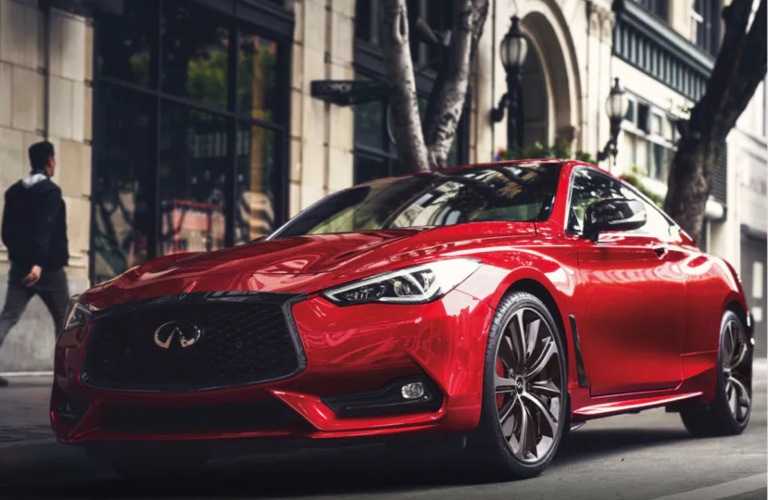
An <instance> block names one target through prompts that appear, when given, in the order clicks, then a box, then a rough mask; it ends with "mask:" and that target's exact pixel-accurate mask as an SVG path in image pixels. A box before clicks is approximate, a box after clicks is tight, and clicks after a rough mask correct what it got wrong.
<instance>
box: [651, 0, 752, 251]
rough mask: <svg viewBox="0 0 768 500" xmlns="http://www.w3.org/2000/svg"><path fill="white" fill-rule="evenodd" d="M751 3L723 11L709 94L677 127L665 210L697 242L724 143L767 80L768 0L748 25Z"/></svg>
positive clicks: (745, 0)
mask: <svg viewBox="0 0 768 500" xmlns="http://www.w3.org/2000/svg"><path fill="white" fill-rule="evenodd" d="M753 4H754V1H753V0H733V1H732V2H731V4H730V5H729V6H728V7H726V8H725V9H723V19H724V20H725V35H724V37H723V43H722V46H721V48H720V51H719V53H718V55H717V59H716V60H715V66H714V68H713V70H712V75H711V76H710V79H709V81H708V82H707V88H706V91H705V93H704V96H703V97H702V98H701V99H700V100H699V102H697V103H696V105H695V106H694V107H693V109H692V110H691V115H690V118H689V119H688V120H685V121H682V122H680V123H678V128H679V130H680V135H681V138H680V141H679V143H678V147H677V152H676V153H675V156H674V158H673V160H672V166H671V168H670V172H669V182H668V190H667V197H666V199H665V200H664V209H665V211H666V212H667V213H668V214H669V215H670V216H671V217H672V218H673V219H675V221H676V222H677V223H678V224H679V225H680V227H682V228H683V230H684V231H686V232H687V233H688V234H689V235H690V236H691V237H692V238H693V239H694V240H695V241H696V242H700V241H701V229H702V225H703V222H704V209H705V206H706V203H707V197H708V196H709V190H710V185H711V176H712V173H713V171H714V167H715V164H716V162H717V159H718V157H719V156H720V154H721V152H722V150H723V145H724V144H725V139H726V137H727V136H728V133H729V132H730V130H731V129H732V128H733V127H734V125H735V124H736V120H737V119H738V117H739V116H740V115H741V113H742V112H743V111H744V109H745V108H746V107H747V105H748V104H749V101H750V100H751V99H752V96H753V95H754V93H755V90H756V89H757V86H758V85H759V84H760V82H761V81H763V79H764V78H765V75H766V0H761V1H760V6H759V8H758V10H757V12H756V15H755V17H754V21H753V22H752V25H751V26H749V21H750V17H751V13H752V6H753Z"/></svg>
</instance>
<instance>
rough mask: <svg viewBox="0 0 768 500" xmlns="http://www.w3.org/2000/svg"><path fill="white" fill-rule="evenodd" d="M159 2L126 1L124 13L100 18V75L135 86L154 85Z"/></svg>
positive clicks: (98, 62) (97, 45) (98, 52)
mask: <svg viewBox="0 0 768 500" xmlns="http://www.w3.org/2000/svg"><path fill="white" fill-rule="evenodd" d="M157 12H158V9H157V4H155V3H154V2H126V4H125V6H124V13H123V14H122V15H115V14H104V15H103V16H101V17H100V18H99V30H100V33H106V34H108V35H109V36H100V37H99V43H97V44H96V50H97V62H96V64H97V68H98V73H99V76H102V77H110V78H116V79H119V80H123V81H126V82H128V83H133V84H136V85H151V84H152V83H153V82H154V81H155V80H154V78H153V75H152V70H151V68H152V66H153V65H152V63H151V59H152V53H153V52H154V50H155V48H156V45H157Z"/></svg>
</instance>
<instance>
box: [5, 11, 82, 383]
mask: <svg viewBox="0 0 768 500" xmlns="http://www.w3.org/2000/svg"><path fill="white" fill-rule="evenodd" d="M44 22H45V21H44V15H43V12H42V10H41V9H40V8H39V6H38V2H37V1H36V0H0V191H3V192H4V191H5V190H6V189H7V188H8V187H10V186H11V185H12V184H13V183H15V182H16V181H18V180H19V179H20V178H21V177H22V176H23V175H24V174H26V173H27V172H28V171H29V160H28V158H27V148H28V147H29V145H30V144H32V143H34V142H37V141H41V140H44V139H45V138H46V136H47V139H48V140H49V141H51V142H52V143H53V144H54V146H55V148H56V153H57V161H58V167H57V172H56V175H55V176H54V178H53V180H54V182H56V183H58V184H59V185H60V186H61V189H62V194H63V195H64V201H65V203H66V206H67V227H68V232H69V252H70V255H71V259H70V266H69V268H67V274H68V276H69V278H70V289H71V290H70V291H71V292H72V293H77V292H80V291H82V290H84V289H85V288H86V287H87V277H88V268H87V265H88V254H87V251H88V244H89V224H90V202H89V195H90V186H91V180H90V179H91V147H90V138H91V91H90V83H89V82H90V80H91V78H92V75H91V68H92V45H93V34H92V29H91V28H90V27H89V26H88V25H87V24H86V21H85V20H84V19H82V18H79V17H75V16H71V15H69V14H66V13H64V12H60V11H57V10H53V11H51V17H50V29H49V31H48V35H49V37H48V39H49V43H50V56H49V59H50V68H49V69H50V84H49V96H48V97H49V103H50V106H49V108H48V113H47V114H46V108H45V103H46V99H45V89H46V73H47V72H48V68H46V51H45V40H46V36H45V24H44ZM46 116H47V120H46ZM2 209H3V207H2V203H0V213H2ZM7 276H8V261H7V253H6V250H5V248H4V247H2V245H1V244H0V302H4V300H5V291H6V287H7V284H6V281H7ZM53 340H54V329H53V324H52V322H51V319H50V316H49V315H48V312H47V311H46V309H45V307H44V306H43V304H42V302H41V301H40V300H39V299H34V300H33V301H32V302H31V303H30V306H29V307H28V309H27V311H26V313H25V314H24V316H23V317H22V320H21V321H20V322H19V324H18V325H17V326H16V327H15V328H14V329H13V330H12V331H11V333H10V334H9V336H8V337H7V338H6V340H5V343H4V344H3V347H2V349H0V372H4V371H17V370H41V369H42V370H46V369H50V368H51V366H52V354H53Z"/></svg>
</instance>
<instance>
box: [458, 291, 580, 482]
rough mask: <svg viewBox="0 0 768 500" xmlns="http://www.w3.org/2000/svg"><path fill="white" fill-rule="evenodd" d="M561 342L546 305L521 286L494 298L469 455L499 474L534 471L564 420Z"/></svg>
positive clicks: (532, 473)
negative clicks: (479, 404)
mask: <svg viewBox="0 0 768 500" xmlns="http://www.w3.org/2000/svg"><path fill="white" fill-rule="evenodd" d="M565 352H566V351H565V348H564V345H563V341H562V336H561V334H560V332H559V329H558V327H557V324H556V323H555V321H554V318H553V317H552V314H551V313H550V311H549V310H548V309H547V307H546V306H545V305H544V304H543V303H542V302H541V300H539V299H538V298H537V297H536V296H534V295H532V294H530V293H526V292H513V293H510V294H508V295H507V296H506V297H505V298H504V299H503V300H502V301H501V303H500V304H499V307H498V308H497V311H496V316H495V318H494V320H493V324H492V326H491V331H490V334H489V339H488V347H487V351H486V360H485V373H484V383H483V408H482V413H481V416H480V425H479V427H478V429H477V431H476V433H475V435H474V436H471V438H473V439H472V440H471V441H470V445H471V451H472V452H473V453H474V458H475V459H476V460H477V461H478V462H480V463H481V464H482V465H483V467H484V468H487V469H490V470H491V471H493V472H494V473H495V475H497V476H498V477H502V478H505V479H518V478H529V477H534V476H537V475H539V474H540V473H541V472H542V471H543V470H544V468H546V466H547V465H548V464H549V462H550V461H551V460H552V457H553V456H554V454H555V452H556V450H557V447H558V445H559V443H560V440H561V438H562V435H563V430H564V427H565V424H566V422H567V418H566V411H567V404H566V401H567V399H566V398H567V389H566V381H567V378H566V373H567V372H566V365H565Z"/></svg>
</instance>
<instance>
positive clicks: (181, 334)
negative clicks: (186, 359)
mask: <svg viewBox="0 0 768 500" xmlns="http://www.w3.org/2000/svg"><path fill="white" fill-rule="evenodd" d="M201 338H203V330H202V329H201V328H200V327H199V326H197V325H196V324H194V323H192V322H190V321H168V322H167V323H163V324H162V325H160V326H158V327H157V329H156V330H155V344H156V345H157V346H158V347H160V348H161V349H170V347H171V344H173V342H174V339H178V340H177V342H178V343H179V345H180V346H181V347H182V348H184V347H189V346H191V345H194V344H196V343H197V342H198V341H199V340H200V339H201Z"/></svg>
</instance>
